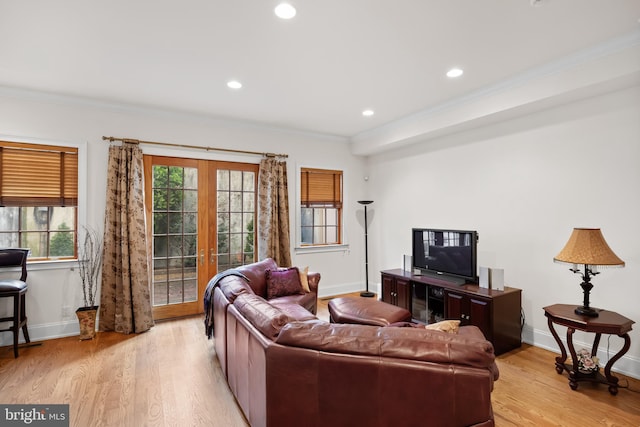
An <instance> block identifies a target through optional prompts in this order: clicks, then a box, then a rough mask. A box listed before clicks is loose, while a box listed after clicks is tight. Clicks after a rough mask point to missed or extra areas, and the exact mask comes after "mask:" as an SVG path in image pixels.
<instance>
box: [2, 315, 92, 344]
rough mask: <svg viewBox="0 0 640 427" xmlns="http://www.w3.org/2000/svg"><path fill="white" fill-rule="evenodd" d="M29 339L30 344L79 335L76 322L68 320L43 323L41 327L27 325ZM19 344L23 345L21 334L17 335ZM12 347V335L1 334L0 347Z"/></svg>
mask: <svg viewBox="0 0 640 427" xmlns="http://www.w3.org/2000/svg"><path fill="white" fill-rule="evenodd" d="M27 329H28V330H29V339H30V340H31V342H38V341H44V340H51V339H54V338H63V337H71V336H74V335H80V327H79V326H78V321H77V320H69V321H65V322H57V323H45V324H42V325H27ZM19 337H20V339H19V341H18V342H19V343H21V344H22V343H24V342H25V341H24V337H23V336H22V332H20V334H19ZM6 345H13V335H12V334H9V333H7V334H2V335H1V336H0V346H6Z"/></svg>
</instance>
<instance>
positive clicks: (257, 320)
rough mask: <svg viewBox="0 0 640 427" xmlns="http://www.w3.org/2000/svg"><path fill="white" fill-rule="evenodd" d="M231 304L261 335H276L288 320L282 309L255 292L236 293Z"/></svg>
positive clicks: (271, 337) (272, 336)
mask: <svg viewBox="0 0 640 427" xmlns="http://www.w3.org/2000/svg"><path fill="white" fill-rule="evenodd" d="M233 306H234V307H235V308H236V309H237V310H238V311H239V312H240V314H242V315H243V316H244V317H245V318H246V319H247V320H248V321H249V322H250V323H251V324H252V325H253V326H255V327H256V329H258V331H260V333H261V334H262V335H264V336H266V337H268V338H270V339H274V338H275V337H277V336H278V334H279V333H280V330H281V329H282V327H283V326H284V325H286V324H287V322H289V320H290V319H289V317H288V316H287V315H286V314H285V313H283V312H282V310H280V309H279V308H277V307H274V306H273V305H271V304H269V302H268V301H266V300H265V299H264V298H262V297H260V296H258V295H256V294H250V293H242V294H240V295H238V296H237V297H236V299H235V301H233Z"/></svg>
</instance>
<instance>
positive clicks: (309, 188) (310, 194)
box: [300, 168, 342, 209]
mask: <svg viewBox="0 0 640 427" xmlns="http://www.w3.org/2000/svg"><path fill="white" fill-rule="evenodd" d="M300 180H301V186H300V187H301V195H300V200H301V204H302V206H303V207H317V206H324V207H333V208H338V209H340V208H342V171H337V170H327V169H310V168H302V169H301V171H300Z"/></svg>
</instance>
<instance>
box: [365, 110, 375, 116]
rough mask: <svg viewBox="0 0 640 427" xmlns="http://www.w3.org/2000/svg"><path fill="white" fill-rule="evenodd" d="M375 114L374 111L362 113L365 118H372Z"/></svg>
mask: <svg viewBox="0 0 640 427" xmlns="http://www.w3.org/2000/svg"><path fill="white" fill-rule="evenodd" d="M373 114H374V112H373V110H364V111H363V112H362V115H363V116H365V117H371V116H373Z"/></svg>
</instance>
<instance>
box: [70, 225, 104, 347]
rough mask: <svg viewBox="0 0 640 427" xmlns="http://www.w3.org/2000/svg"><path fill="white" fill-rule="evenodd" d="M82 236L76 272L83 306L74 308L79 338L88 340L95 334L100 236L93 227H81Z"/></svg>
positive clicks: (100, 267)
mask: <svg viewBox="0 0 640 427" xmlns="http://www.w3.org/2000/svg"><path fill="white" fill-rule="evenodd" d="M82 229H83V231H84V236H83V238H82V243H81V244H79V245H78V272H79V273H80V280H81V281H82V297H83V303H84V306H83V307H80V308H79V309H77V310H76V316H78V321H79V322H80V339H81V340H90V339H92V338H93V337H95V335H96V314H97V312H98V306H97V305H95V300H96V293H97V291H98V281H99V279H100V274H101V272H102V236H101V235H100V234H99V233H98V232H97V231H96V230H94V229H92V228H89V227H82Z"/></svg>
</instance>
